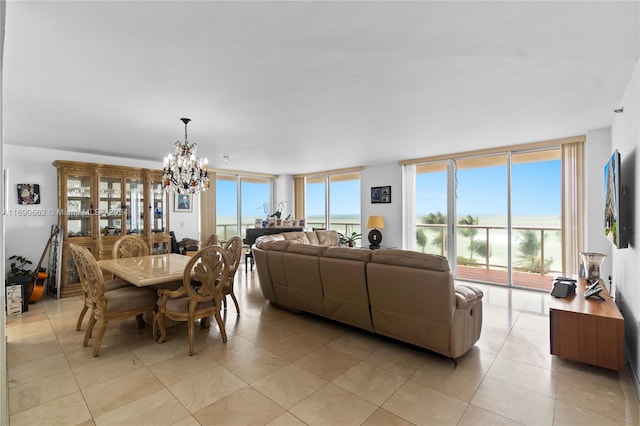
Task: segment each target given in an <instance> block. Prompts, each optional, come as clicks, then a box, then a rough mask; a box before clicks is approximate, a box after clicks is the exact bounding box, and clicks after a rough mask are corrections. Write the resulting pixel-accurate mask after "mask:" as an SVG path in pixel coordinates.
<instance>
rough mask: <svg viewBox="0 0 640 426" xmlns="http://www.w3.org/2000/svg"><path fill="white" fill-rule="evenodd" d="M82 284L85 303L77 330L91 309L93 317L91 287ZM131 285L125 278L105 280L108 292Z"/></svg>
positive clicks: (105, 288) (80, 328) (80, 327)
mask: <svg viewBox="0 0 640 426" xmlns="http://www.w3.org/2000/svg"><path fill="white" fill-rule="evenodd" d="M123 238H127V237H123ZM143 242H144V241H143ZM117 244H118V243H117V242H116V245H117ZM145 246H146V244H145ZM115 248H116V246H114V250H113V252H114V253H115V252H116V250H115ZM114 257H115V256H114ZM81 285H82V292H83V300H84V304H83V306H82V310H81V311H80V316H79V317H78V321H77V323H76V331H80V330H82V322H83V321H84V316H85V315H86V313H87V312H88V311H89V310H91V312H90V314H89V315H90V316H91V317H93V308H94V304H93V301H92V299H91V297H89V288H88V287H87V286H86V285H85V284H84V283H83V282H82V280H81ZM130 285H131V283H129V282H127V281H125V280H123V279H120V278H117V277H114V279H112V280H107V281H104V291H105V292H108V291H111V290H116V289H118V288H124V287H129V286H130Z"/></svg>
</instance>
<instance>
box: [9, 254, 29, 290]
mask: <svg viewBox="0 0 640 426" xmlns="http://www.w3.org/2000/svg"><path fill="white" fill-rule="evenodd" d="M9 260H10V261H11V263H10V264H9V269H8V270H7V284H26V283H28V282H29V281H31V277H32V275H33V271H31V269H27V268H28V265H31V264H32V263H33V262H31V261H30V260H29V259H27V258H26V257H24V256H18V255H13V256H11V257H10V258H9Z"/></svg>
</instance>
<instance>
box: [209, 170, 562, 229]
mask: <svg viewBox="0 0 640 426" xmlns="http://www.w3.org/2000/svg"><path fill="white" fill-rule="evenodd" d="M416 179H417V184H416V188H417V189H418V196H417V199H416V211H417V214H418V215H426V214H429V213H435V212H437V211H440V212H442V213H446V210H447V209H446V205H447V204H446V203H447V195H446V173H444V172H442V173H428V174H418V176H417V178H416ZM506 181H507V179H506V167H505V166H498V167H485V168H472V169H465V170H459V171H458V185H457V211H458V216H461V215H467V214H470V215H473V216H478V215H505V214H506V209H507V207H506V206H507V200H506ZM512 185H513V198H512V202H513V214H514V215H553V216H559V215H560V190H561V188H560V161H559V160H555V161H546V162H538V163H524V164H515V165H514V166H513V175H512ZM217 189H218V191H217V204H216V208H217V211H218V215H219V216H225V217H227V216H231V217H235V216H236V209H237V192H236V182H235V181H228V180H219V181H218V182H217ZM360 194H361V188H360V181H359V180H352V181H338V182H333V183H331V192H330V196H331V200H330V202H331V213H332V215H359V214H360V200H361V196H360ZM279 201H284V202H285V208H284V212H283V214H284V215H283V218H285V217H286V216H287V215H288V214H289V213H291V212H292V203H291V200H276V202H279ZM265 202H267V203H268V202H269V185H268V184H257V183H247V182H245V183H243V186H242V204H243V205H244V206H249V209H248V211H245V212H243V214H244V216H245V217H247V216H255V217H265V216H266V215H265V212H264V210H263V208H262V205H263V204H264V203H265ZM274 210H275V209H274V208H272V207H271V206H269V213H272V212H273V211H274ZM323 214H324V185H323V184H313V185H308V186H307V216H318V215H323ZM295 219H301V218H295Z"/></svg>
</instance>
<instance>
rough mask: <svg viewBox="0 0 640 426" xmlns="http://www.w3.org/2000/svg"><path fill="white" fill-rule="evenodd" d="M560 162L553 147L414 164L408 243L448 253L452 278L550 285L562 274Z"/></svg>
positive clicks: (508, 283) (527, 285)
mask: <svg viewBox="0 0 640 426" xmlns="http://www.w3.org/2000/svg"><path fill="white" fill-rule="evenodd" d="M560 163H561V161H560V148H558V147H550V148H544V149H540V148H537V149H532V148H529V149H522V150H513V151H509V150H505V151H503V152H492V153H487V154H478V155H470V156H466V157H462V156H459V157H456V158H452V159H449V160H442V159H440V160H438V161H432V162H425V163H422V164H416V165H415V194H413V195H412V196H414V197H415V212H414V215H415V216H414V218H413V219H414V221H415V240H414V241H413V243H414V247H413V248H415V249H416V250H418V251H423V252H426V253H432V254H440V255H445V256H448V257H449V262H450V264H451V266H452V269H453V271H454V274H455V276H456V278H457V279H466V280H475V281H484V282H492V283H498V284H503V285H515V286H522V287H530V288H544V289H548V287H549V282H550V281H549V275H552V274H557V273H560V272H561V271H562V253H563V247H562V239H561V234H562V228H561V223H560V222H561V220H560V218H561V206H562V200H561V196H560V191H561V179H562V178H561V173H560V169H561V164H560ZM448 230H451V231H453V232H448Z"/></svg>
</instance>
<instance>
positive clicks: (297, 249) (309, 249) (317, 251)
mask: <svg viewBox="0 0 640 426" xmlns="http://www.w3.org/2000/svg"><path fill="white" fill-rule="evenodd" d="M294 241H297V240H294ZM329 248H331V247H327V246H318V245H314V244H304V243H299V244H295V243H293V244H289V246H288V247H287V251H288V252H290V253H300V254H308V255H311V256H322V253H323V252H324V251H325V250H327V249H329Z"/></svg>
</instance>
